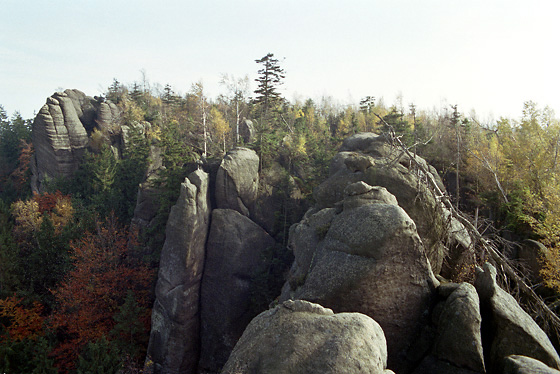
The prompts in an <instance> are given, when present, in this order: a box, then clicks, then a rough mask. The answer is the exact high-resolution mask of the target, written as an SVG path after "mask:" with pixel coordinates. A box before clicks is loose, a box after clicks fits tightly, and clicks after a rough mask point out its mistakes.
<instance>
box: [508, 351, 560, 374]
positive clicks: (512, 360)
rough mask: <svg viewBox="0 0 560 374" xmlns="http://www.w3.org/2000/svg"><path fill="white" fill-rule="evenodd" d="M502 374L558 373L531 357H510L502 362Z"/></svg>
mask: <svg viewBox="0 0 560 374" xmlns="http://www.w3.org/2000/svg"><path fill="white" fill-rule="evenodd" d="M503 373H504V374H559V373H560V371H558V370H556V369H553V368H551V367H549V366H546V365H545V364H543V363H542V362H540V361H539V360H535V359H534V358H531V357H526V356H517V355H512V356H508V357H506V358H505V360H504V371H503Z"/></svg>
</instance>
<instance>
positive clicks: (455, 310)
mask: <svg viewBox="0 0 560 374" xmlns="http://www.w3.org/2000/svg"><path fill="white" fill-rule="evenodd" d="M481 323H482V317H481V316H480V302H479V299H478V294H477V293H476V289H475V288H474V286H473V285H471V284H469V283H462V284H461V285H459V286H458V287H457V288H456V289H455V290H454V291H453V292H452V293H451V295H450V296H449V297H448V298H447V300H446V301H445V304H444V307H443V311H442V312H441V315H440V316H439V321H438V337H437V339H436V342H435V347H434V351H435V355H436V356H437V357H438V358H439V359H440V360H443V361H447V362H450V363H452V364H454V365H455V366H457V367H462V368H467V369H470V370H472V371H476V372H480V373H484V372H485V368H484V355H483V351H482V334H481V330H480V326H481Z"/></svg>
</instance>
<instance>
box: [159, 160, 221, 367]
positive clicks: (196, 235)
mask: <svg viewBox="0 0 560 374" xmlns="http://www.w3.org/2000/svg"><path fill="white" fill-rule="evenodd" d="M208 181H209V178H208V174H206V173H205V172H203V171H202V170H197V171H195V172H193V173H191V174H189V176H188V177H187V178H185V181H184V183H182V184H181V192H180V196H179V198H178V200H177V204H175V205H174V206H173V207H172V208H171V212H170V213H169V219H168V221H167V227H166V230H165V233H166V240H165V244H164V246H163V249H162V252H161V259H160V267H159V272H158V280H157V284H156V301H155V304H154V308H153V310H152V330H151V333H150V343H149V346H148V359H149V360H151V362H153V365H154V373H183V372H187V373H194V372H195V371H196V367H197V363H198V358H199V347H200V341H199V332H200V312H199V303H200V284H201V279H202V271H203V266H204V258H205V244H206V237H207V233H208V227H209V222H210V200H209V196H208Z"/></svg>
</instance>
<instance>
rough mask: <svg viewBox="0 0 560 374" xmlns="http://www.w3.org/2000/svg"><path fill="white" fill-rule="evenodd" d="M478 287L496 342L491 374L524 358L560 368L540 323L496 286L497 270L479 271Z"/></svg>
mask: <svg viewBox="0 0 560 374" xmlns="http://www.w3.org/2000/svg"><path fill="white" fill-rule="evenodd" d="M475 286H476V289H477V291H478V294H479V297H480V302H481V311H482V317H483V319H486V320H487V321H488V322H487V324H488V326H489V330H490V331H488V332H487V333H488V334H490V336H492V342H491V346H490V350H489V354H488V355H487V362H489V363H490V365H489V366H490V367H487V369H488V370H489V371H490V372H498V371H499V370H501V366H502V365H503V359H504V358H505V357H507V356H510V355H522V356H527V357H531V358H534V359H537V360H539V361H542V362H543V363H545V364H546V365H548V366H550V367H552V368H554V369H558V368H560V357H559V356H558V353H557V352H556V350H555V349H554V347H553V345H552V343H551V342H550V339H549V338H548V336H547V335H546V334H545V332H544V331H543V330H542V329H541V328H540V327H539V326H538V325H537V323H536V322H535V321H534V320H533V319H532V318H531V316H529V314H527V313H526V312H525V311H524V310H523V309H522V308H521V307H520V306H519V304H518V303H517V301H516V300H515V299H514V298H513V296H511V295H510V294H508V293H507V292H505V291H504V290H502V289H501V288H500V287H499V286H498V284H497V283H496V269H495V268H494V267H493V266H492V265H491V264H489V263H485V264H484V269H481V268H477V274H476V281H475Z"/></svg>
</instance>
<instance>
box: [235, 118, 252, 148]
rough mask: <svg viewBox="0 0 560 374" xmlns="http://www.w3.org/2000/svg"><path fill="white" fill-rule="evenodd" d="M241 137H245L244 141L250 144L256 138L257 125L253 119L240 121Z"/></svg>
mask: <svg viewBox="0 0 560 374" xmlns="http://www.w3.org/2000/svg"><path fill="white" fill-rule="evenodd" d="M239 137H240V138H241V139H243V143H245V144H249V143H251V142H252V141H253V140H254V138H255V126H254V125H253V121H250V120H248V119H243V120H242V121H241V122H239Z"/></svg>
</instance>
